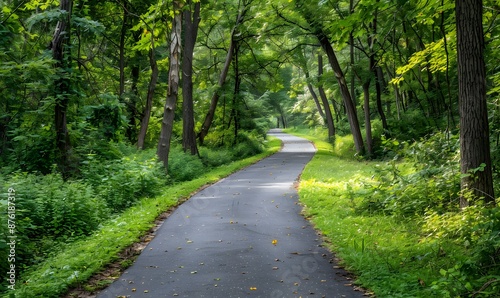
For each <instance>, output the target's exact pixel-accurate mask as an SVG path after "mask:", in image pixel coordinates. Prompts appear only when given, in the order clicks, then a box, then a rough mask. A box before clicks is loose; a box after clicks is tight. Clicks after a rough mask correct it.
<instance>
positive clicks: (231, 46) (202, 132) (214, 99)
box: [198, 6, 248, 144]
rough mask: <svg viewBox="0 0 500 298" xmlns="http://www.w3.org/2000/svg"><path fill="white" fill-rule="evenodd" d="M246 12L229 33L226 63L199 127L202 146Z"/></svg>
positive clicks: (240, 14) (242, 13) (239, 17)
mask: <svg viewBox="0 0 500 298" xmlns="http://www.w3.org/2000/svg"><path fill="white" fill-rule="evenodd" d="M247 11H248V7H247V6H245V7H244V8H243V9H242V10H241V11H240V12H239V13H238V17H237V18H236V22H235V25H234V27H233V30H232V31H231V43H230V44H229V49H228V50H227V55H226V62H225V63H224V67H223V68H222V71H221V74H220V77H219V82H218V88H217V90H216V91H215V93H214V94H213V95H212V99H211V101H210V107H209V109H208V112H207V115H206V116H205V121H203V124H202V126H201V130H200V132H199V133H198V140H199V141H200V144H203V141H204V140H205V137H206V136H207V134H208V130H209V129H210V126H211V125H212V122H213V120H214V116H215V109H216V108H217V103H218V102H219V98H220V95H221V94H220V93H221V90H222V86H223V85H224V82H225V81H226V77H227V74H228V72H229V67H230V66H231V61H232V60H233V54H234V49H235V47H236V44H237V41H236V39H235V34H236V33H237V28H238V26H239V25H240V24H241V23H243V21H244V18H245V14H246V13H247Z"/></svg>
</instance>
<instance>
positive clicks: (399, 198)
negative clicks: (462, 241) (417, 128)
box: [357, 133, 460, 217]
mask: <svg viewBox="0 0 500 298" xmlns="http://www.w3.org/2000/svg"><path fill="white" fill-rule="evenodd" d="M384 145H386V146H390V147H391V148H392V149H391V150H395V151H396V152H395V153H393V154H391V155H392V156H393V160H391V161H389V162H387V163H386V164H385V165H384V166H379V167H378V170H377V172H376V174H375V175H374V177H373V181H365V182H363V183H364V185H365V186H366V187H365V190H364V191H367V190H368V195H363V201H362V202H361V204H359V206H358V207H357V209H358V211H361V212H364V211H368V212H370V213H372V212H382V213H384V214H393V215H397V216H402V217H407V216H413V215H416V214H419V215H423V214H425V212H427V211H429V210H434V211H436V212H439V213H444V212H448V211H454V210H457V208H458V201H457V200H458V195H457V194H458V192H459V191H460V173H459V172H458V156H457V154H458V153H457V152H458V146H459V143H458V137H457V136H448V135H446V134H444V133H436V134H434V135H433V136H431V137H430V138H429V139H427V140H421V141H419V142H414V143H413V144H411V145H409V144H407V143H403V144H400V143H399V142H397V141H394V140H385V141H384ZM402 156H403V157H405V161H407V162H408V164H409V165H411V167H412V170H410V171H409V172H410V173H404V172H403V173H402V172H401V170H400V167H402V166H401V165H400V164H398V163H397V161H396V160H397V159H398V158H400V157H402Z"/></svg>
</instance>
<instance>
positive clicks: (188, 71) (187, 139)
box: [182, 0, 200, 155]
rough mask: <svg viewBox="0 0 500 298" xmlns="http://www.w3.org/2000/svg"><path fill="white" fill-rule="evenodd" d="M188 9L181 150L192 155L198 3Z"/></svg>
mask: <svg viewBox="0 0 500 298" xmlns="http://www.w3.org/2000/svg"><path fill="white" fill-rule="evenodd" d="M187 5H188V6H189V9H186V10H184V12H183V18H184V48H183V57H182V99H183V102H182V120H183V122H182V123H183V130H182V148H183V149H184V152H186V151H189V152H190V153H191V154H192V155H196V154H198V147H197V146H196V134H195V132H194V104H193V52H194V46H195V43H196V37H197V36H198V25H199V23H200V2H197V3H196V4H195V5H194V11H193V12H191V5H192V0H189V1H187Z"/></svg>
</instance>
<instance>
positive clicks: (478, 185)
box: [455, 0, 495, 207]
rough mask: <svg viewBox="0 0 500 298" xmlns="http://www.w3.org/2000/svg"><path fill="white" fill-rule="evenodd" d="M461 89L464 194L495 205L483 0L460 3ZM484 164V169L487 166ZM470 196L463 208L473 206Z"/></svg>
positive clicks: (459, 74) (462, 205)
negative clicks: (469, 194) (487, 96)
mask: <svg viewBox="0 0 500 298" xmlns="http://www.w3.org/2000/svg"><path fill="white" fill-rule="evenodd" d="M455 3H456V6H455V9H456V23H457V52H458V83H459V84H458V86H459V90H458V92H459V106H460V158H461V159H460V170H461V173H462V174H463V175H464V176H465V177H463V178H462V181H461V189H462V191H465V192H467V191H471V192H472V194H473V195H474V198H476V199H477V198H481V197H482V198H484V200H485V202H488V203H494V199H495V196H494V191H493V177H492V169H491V167H492V165H491V156H490V139H489V131H490V130H489V123H488V110H487V102H486V70H485V64H484V56H483V52H484V35H483V22H482V16H483V3H482V0H456V1H455ZM483 165H484V166H483ZM467 199H468V197H467V196H466V195H462V196H461V198H460V206H461V207H465V206H467V205H468V204H469V201H468V200H467Z"/></svg>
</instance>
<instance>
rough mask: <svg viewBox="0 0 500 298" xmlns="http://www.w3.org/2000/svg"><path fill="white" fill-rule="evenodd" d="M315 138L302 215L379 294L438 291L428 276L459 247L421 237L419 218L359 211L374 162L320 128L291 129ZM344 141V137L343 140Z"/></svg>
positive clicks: (450, 261) (457, 254)
mask: <svg viewBox="0 0 500 298" xmlns="http://www.w3.org/2000/svg"><path fill="white" fill-rule="evenodd" d="M291 133H293V134H295V135H299V136H302V137H306V138H308V139H310V140H312V141H314V143H315V145H316V147H317V149H318V152H317V154H316V155H315V157H314V158H313V159H312V160H311V162H310V163H309V164H308V165H307V166H306V168H305V170H304V172H303V173H302V176H301V182H300V186H299V196H300V200H301V202H302V204H303V205H304V213H305V215H306V216H307V217H308V218H309V219H310V220H311V221H312V222H313V224H314V225H315V226H316V228H317V229H318V230H320V231H321V232H322V233H323V235H324V236H325V241H326V243H328V245H329V246H330V248H331V249H332V251H334V252H335V253H336V255H337V256H338V257H339V258H340V259H341V262H342V264H343V265H344V266H345V267H346V268H347V269H348V270H351V271H352V272H353V273H354V274H356V275H357V281H356V283H358V284H359V285H361V286H363V287H365V288H367V289H369V291H372V292H374V293H375V294H376V295H377V296H378V297H426V296H427V297H438V296H441V295H439V294H438V293H435V292H434V290H433V289H432V287H431V285H432V282H434V281H438V280H439V279H440V278H441V277H442V276H441V274H440V269H442V268H450V267H453V265H454V260H458V259H460V258H462V259H463V250H460V249H457V247H455V246H454V245H451V244H447V243H446V242H445V241H434V240H430V239H426V238H425V237H424V235H423V234H422V232H421V225H422V222H420V221H418V220H415V218H412V219H411V220H405V219H398V218H395V217H390V216H384V215H381V214H365V213H363V214H361V213H359V212H356V208H355V207H356V206H357V205H358V204H359V203H360V202H361V200H362V199H363V198H364V196H365V195H366V191H364V189H363V182H365V181H370V179H371V177H372V176H373V175H374V173H375V168H376V167H377V163H376V162H367V161H357V160H356V159H355V158H353V156H349V155H347V156H346V152H348V150H345V148H343V147H342V145H339V144H338V143H337V144H336V146H335V147H333V146H332V145H331V144H329V143H328V142H325V141H324V138H323V136H322V135H321V134H319V136H316V135H315V132H310V131H303V130H293V131H291ZM347 143H349V142H347Z"/></svg>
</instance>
